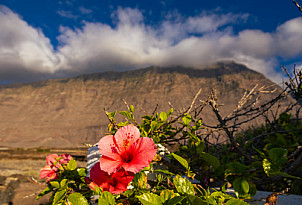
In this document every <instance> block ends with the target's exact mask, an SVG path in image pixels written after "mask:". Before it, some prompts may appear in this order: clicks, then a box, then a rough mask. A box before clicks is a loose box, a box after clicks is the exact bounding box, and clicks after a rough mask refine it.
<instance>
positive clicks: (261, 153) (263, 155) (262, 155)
mask: <svg viewBox="0 0 302 205" xmlns="http://www.w3.org/2000/svg"><path fill="white" fill-rule="evenodd" d="M253 149H254V150H256V151H257V152H258V153H259V154H260V157H262V158H266V156H265V154H264V153H263V152H262V151H260V150H259V149H257V148H255V147H253Z"/></svg>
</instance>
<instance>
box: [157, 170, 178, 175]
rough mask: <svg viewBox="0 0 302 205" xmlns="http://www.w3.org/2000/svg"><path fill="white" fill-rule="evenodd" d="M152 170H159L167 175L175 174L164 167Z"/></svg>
mask: <svg viewBox="0 0 302 205" xmlns="http://www.w3.org/2000/svg"><path fill="white" fill-rule="evenodd" d="M154 172H160V173H163V174H167V175H175V174H174V173H172V172H169V171H168V170H166V169H156V170H154Z"/></svg>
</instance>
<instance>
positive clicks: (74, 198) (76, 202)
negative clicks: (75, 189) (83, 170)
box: [68, 193, 89, 205]
mask: <svg viewBox="0 0 302 205" xmlns="http://www.w3.org/2000/svg"><path fill="white" fill-rule="evenodd" d="M68 201H69V202H70V204H72V205H88V204H89V203H88V201H87V199H86V198H85V197H84V196H83V195H82V194H80V193H73V194H70V195H69V196H68Z"/></svg>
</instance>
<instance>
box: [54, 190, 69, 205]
mask: <svg viewBox="0 0 302 205" xmlns="http://www.w3.org/2000/svg"><path fill="white" fill-rule="evenodd" d="M65 195H66V190H65V189H64V190H61V191H57V192H56V194H55V196H54V199H53V202H52V204H57V203H59V202H60V201H61V200H62V199H63V198H64V197H65Z"/></svg>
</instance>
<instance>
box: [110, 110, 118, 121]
mask: <svg viewBox="0 0 302 205" xmlns="http://www.w3.org/2000/svg"><path fill="white" fill-rule="evenodd" d="M115 115H116V110H115V111H114V112H109V113H108V117H109V118H110V119H112V118H114V117H115Z"/></svg>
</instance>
